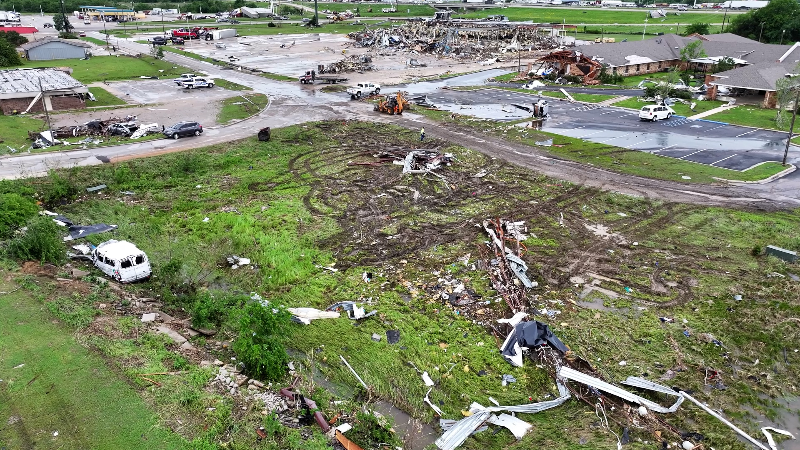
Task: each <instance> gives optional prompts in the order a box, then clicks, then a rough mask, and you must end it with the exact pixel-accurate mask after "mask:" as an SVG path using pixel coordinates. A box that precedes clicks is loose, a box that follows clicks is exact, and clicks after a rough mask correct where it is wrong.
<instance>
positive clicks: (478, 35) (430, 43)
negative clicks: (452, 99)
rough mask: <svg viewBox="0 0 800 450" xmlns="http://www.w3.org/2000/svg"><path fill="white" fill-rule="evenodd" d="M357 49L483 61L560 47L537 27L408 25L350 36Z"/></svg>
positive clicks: (410, 23) (364, 31) (360, 32)
mask: <svg viewBox="0 0 800 450" xmlns="http://www.w3.org/2000/svg"><path fill="white" fill-rule="evenodd" d="M348 36H349V37H350V39H352V40H353V41H355V45H356V46H358V47H368V48H372V49H375V50H379V51H381V52H384V51H387V50H388V51H395V52H396V51H409V52H416V53H430V54H437V55H443V56H448V57H452V58H456V59H469V60H474V61H484V60H487V59H488V58H490V57H495V58H496V57H497V56H500V55H501V54H504V53H506V52H517V51H536V50H547V49H552V48H557V47H558V43H557V42H556V40H555V39H554V38H553V37H551V36H549V35H547V34H545V33H543V32H540V30H539V28H538V27H535V26H525V25H519V26H497V25H493V26H488V27H480V26H473V25H469V26H467V25H466V24H465V26H464V27H461V26H457V25H455V24H452V23H450V24H440V23H435V22H408V23H405V24H403V25H400V26H396V27H392V28H387V29H370V28H365V29H364V30H361V31H355V32H352V33H350V34H349V35H348Z"/></svg>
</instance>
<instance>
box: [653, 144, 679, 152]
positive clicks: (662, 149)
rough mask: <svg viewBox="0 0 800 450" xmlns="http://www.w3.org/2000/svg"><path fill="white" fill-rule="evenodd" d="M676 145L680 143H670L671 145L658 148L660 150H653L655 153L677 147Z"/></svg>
mask: <svg viewBox="0 0 800 450" xmlns="http://www.w3.org/2000/svg"><path fill="white" fill-rule="evenodd" d="M676 145H678V144H673V145H670V146H669V147H664V148H661V149H658V150H653V153H657V152H663V151H664V150H666V149H668V148H672V147H675V146H676Z"/></svg>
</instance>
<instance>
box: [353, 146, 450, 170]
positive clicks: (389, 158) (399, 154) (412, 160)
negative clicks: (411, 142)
mask: <svg viewBox="0 0 800 450" xmlns="http://www.w3.org/2000/svg"><path fill="white" fill-rule="evenodd" d="M371 156H373V157H374V158H377V161H373V162H354V161H351V162H349V163H348V165H351V166H377V165H381V164H386V163H391V164H397V165H399V166H403V173H404V174H407V173H410V174H418V173H431V172H435V171H439V170H441V169H442V168H443V167H445V166H449V165H451V164H452V163H453V161H454V158H453V155H452V154H451V153H441V152H439V151H438V150H436V149H419V150H403V149H389V150H383V151H381V152H379V153H375V154H371Z"/></svg>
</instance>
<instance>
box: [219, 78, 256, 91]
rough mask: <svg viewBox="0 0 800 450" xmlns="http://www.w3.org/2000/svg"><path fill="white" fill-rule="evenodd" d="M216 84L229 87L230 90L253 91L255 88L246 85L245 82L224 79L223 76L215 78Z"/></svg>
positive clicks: (225, 87)
mask: <svg viewBox="0 0 800 450" xmlns="http://www.w3.org/2000/svg"><path fill="white" fill-rule="evenodd" d="M214 84H216V85H217V86H219V87H221V88H224V89H227V90H229V91H252V90H253V89H252V88H250V87H249V86H245V85H243V84H239V83H234V82H233V81H228V80H224V79H222V78H215V79H214Z"/></svg>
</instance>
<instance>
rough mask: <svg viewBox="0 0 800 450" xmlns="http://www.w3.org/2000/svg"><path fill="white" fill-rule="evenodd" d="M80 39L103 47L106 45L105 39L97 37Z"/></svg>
mask: <svg viewBox="0 0 800 450" xmlns="http://www.w3.org/2000/svg"><path fill="white" fill-rule="evenodd" d="M80 39H81V40H82V41H86V42H91V43H92V44H95V45H99V46H101V47H105V46H106V41H104V40H102V39H97V38H93V37H82V38H80Z"/></svg>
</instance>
